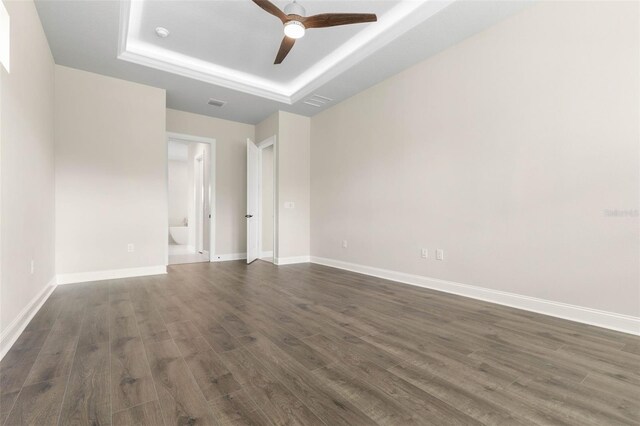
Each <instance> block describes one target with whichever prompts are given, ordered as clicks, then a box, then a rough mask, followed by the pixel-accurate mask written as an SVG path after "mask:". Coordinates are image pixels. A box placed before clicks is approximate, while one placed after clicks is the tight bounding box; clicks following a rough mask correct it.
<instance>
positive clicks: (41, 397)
mask: <svg viewBox="0 0 640 426" xmlns="http://www.w3.org/2000/svg"><path fill="white" fill-rule="evenodd" d="M65 384H66V378H57V379H54V380H51V381H48V382H40V383H35V384H33V385H28V386H25V387H24V388H23V389H22V391H21V392H20V395H19V396H18V399H17V400H16V402H15V403H14V404H13V409H12V410H11V412H10V413H9V417H8V418H7V420H6V423H5V424H6V425H11V426H13V425H38V426H48V425H54V426H55V425H57V424H58V415H59V413H60V403H61V402H62V398H63V397H64V389H65Z"/></svg>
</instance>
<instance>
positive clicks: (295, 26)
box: [284, 21, 305, 39]
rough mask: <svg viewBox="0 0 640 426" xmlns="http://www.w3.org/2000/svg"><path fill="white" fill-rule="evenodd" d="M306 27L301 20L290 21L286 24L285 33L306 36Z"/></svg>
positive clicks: (295, 36) (294, 36)
mask: <svg viewBox="0 0 640 426" xmlns="http://www.w3.org/2000/svg"><path fill="white" fill-rule="evenodd" d="M304 33H305V28H304V25H303V24H302V22H300V21H289V22H287V23H286V24H284V35H286V36H287V37H290V38H293V39H297V38H301V37H303V36H304Z"/></svg>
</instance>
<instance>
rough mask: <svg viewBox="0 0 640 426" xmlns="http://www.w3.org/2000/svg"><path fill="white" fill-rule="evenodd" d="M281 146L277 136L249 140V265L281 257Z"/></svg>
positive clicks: (247, 216) (272, 260)
mask: <svg viewBox="0 0 640 426" xmlns="http://www.w3.org/2000/svg"><path fill="white" fill-rule="evenodd" d="M276 153H277V144H276V137H275V135H274V136H272V137H270V138H267V139H265V140H263V141H261V142H259V143H258V144H255V143H254V142H253V141H251V140H250V139H248V140H247V215H246V216H245V217H246V218H247V263H251V262H253V261H254V260H257V259H260V260H264V261H267V262H271V263H275V262H274V260H275V259H276V258H277V249H276V247H277V209H276V206H277V205H278V204H277V188H278V186H277V173H276V170H277V165H276V164H277V154H276Z"/></svg>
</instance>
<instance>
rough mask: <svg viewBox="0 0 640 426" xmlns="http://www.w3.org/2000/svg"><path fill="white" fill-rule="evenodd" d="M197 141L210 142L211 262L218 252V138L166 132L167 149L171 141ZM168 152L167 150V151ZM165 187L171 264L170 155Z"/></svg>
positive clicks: (166, 251) (167, 251)
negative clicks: (216, 214) (216, 210)
mask: <svg viewBox="0 0 640 426" xmlns="http://www.w3.org/2000/svg"><path fill="white" fill-rule="evenodd" d="M171 141H176V142H197V143H207V144H209V216H210V217H209V262H212V261H213V259H215V254H216V239H215V238H216V232H215V231H216V217H215V206H216V140H215V139H214V138H207V137H204V136H194V135H187V134H184V133H176V132H167V134H166V142H165V143H166V146H167V150H168V147H169V142H171ZM165 152H167V151H165ZM165 173H166V175H165V189H166V191H167V209H166V211H167V221H166V227H165V229H166V232H165V234H166V235H167V243H166V244H165V262H166V264H167V265H169V157H168V155H167V157H166V167H165Z"/></svg>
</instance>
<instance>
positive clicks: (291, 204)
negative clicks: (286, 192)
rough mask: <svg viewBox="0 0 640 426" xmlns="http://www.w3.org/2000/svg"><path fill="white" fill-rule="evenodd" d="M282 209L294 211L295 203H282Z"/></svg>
mask: <svg viewBox="0 0 640 426" xmlns="http://www.w3.org/2000/svg"><path fill="white" fill-rule="evenodd" d="M284 208H285V209H295V208H296V203H294V202H293V201H285V202H284Z"/></svg>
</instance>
